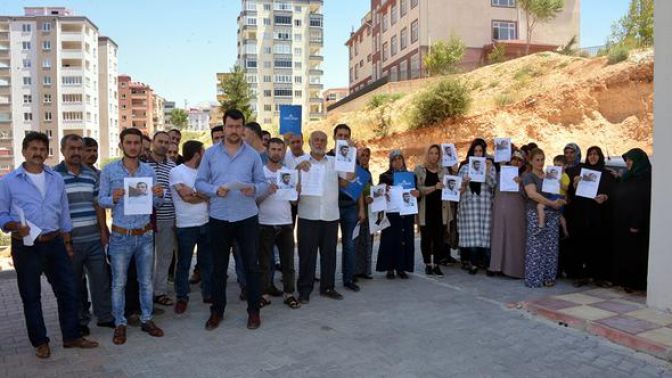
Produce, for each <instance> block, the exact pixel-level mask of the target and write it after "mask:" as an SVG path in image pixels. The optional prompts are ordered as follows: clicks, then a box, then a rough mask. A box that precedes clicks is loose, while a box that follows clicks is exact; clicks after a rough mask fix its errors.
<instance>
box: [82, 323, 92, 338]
mask: <svg viewBox="0 0 672 378" xmlns="http://www.w3.org/2000/svg"><path fill="white" fill-rule="evenodd" d="M79 334H80V335H82V337H84V336H89V335H90V334H91V330H90V329H89V326H85V325H80V326H79Z"/></svg>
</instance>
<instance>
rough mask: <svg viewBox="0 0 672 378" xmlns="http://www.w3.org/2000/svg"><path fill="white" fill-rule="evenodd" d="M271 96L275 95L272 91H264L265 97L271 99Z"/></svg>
mask: <svg viewBox="0 0 672 378" xmlns="http://www.w3.org/2000/svg"><path fill="white" fill-rule="evenodd" d="M271 94H273V91H271V90H270V89H266V90H264V97H271Z"/></svg>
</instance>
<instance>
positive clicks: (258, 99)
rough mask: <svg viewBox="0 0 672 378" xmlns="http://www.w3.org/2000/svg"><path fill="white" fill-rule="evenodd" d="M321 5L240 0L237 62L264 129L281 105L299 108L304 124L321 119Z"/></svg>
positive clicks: (309, 0)
mask: <svg viewBox="0 0 672 378" xmlns="http://www.w3.org/2000/svg"><path fill="white" fill-rule="evenodd" d="M322 6H323V1H322V0H242V10H241V12H240V15H239V17H238V64H239V65H240V66H241V67H242V68H243V69H244V71H245V74H246V77H247V82H248V83H249V84H250V86H251V87H252V92H253V94H254V96H255V98H254V100H253V104H252V105H253V108H254V111H255V113H256V114H257V121H258V122H259V123H261V124H262V125H264V126H267V127H270V126H273V125H277V124H278V120H279V110H280V105H284V104H287V105H302V106H303V115H302V116H303V120H304V121H308V120H313V119H320V118H323V117H324V101H323V99H322V96H321V92H322V89H323V84H322V76H323V71H322V62H323V61H324V57H323V55H322V48H323V46H324V18H323V15H322Z"/></svg>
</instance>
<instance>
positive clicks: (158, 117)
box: [152, 93, 170, 131]
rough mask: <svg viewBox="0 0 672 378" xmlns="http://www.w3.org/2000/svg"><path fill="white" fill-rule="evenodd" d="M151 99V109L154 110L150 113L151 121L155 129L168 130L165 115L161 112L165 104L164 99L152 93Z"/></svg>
mask: <svg viewBox="0 0 672 378" xmlns="http://www.w3.org/2000/svg"><path fill="white" fill-rule="evenodd" d="M152 101H153V102H154V103H153V105H152V109H153V110H154V112H153V113H152V122H153V123H154V129H155V130H156V131H159V130H164V131H168V130H170V129H167V128H166V116H165V113H164V112H163V109H164V108H165V106H166V105H165V104H166V99H165V98H163V97H161V96H159V95H157V94H156V93H154V95H153V98H152Z"/></svg>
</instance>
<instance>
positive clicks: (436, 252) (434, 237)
mask: <svg viewBox="0 0 672 378" xmlns="http://www.w3.org/2000/svg"><path fill="white" fill-rule="evenodd" d="M445 228H446V226H444V225H443V224H441V222H427V223H426V225H424V226H420V249H421V250H422V260H423V261H424V262H425V264H431V263H434V264H437V263H438V262H439V260H440V259H441V255H442V250H443V233H444V231H445ZM432 257H433V259H432Z"/></svg>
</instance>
